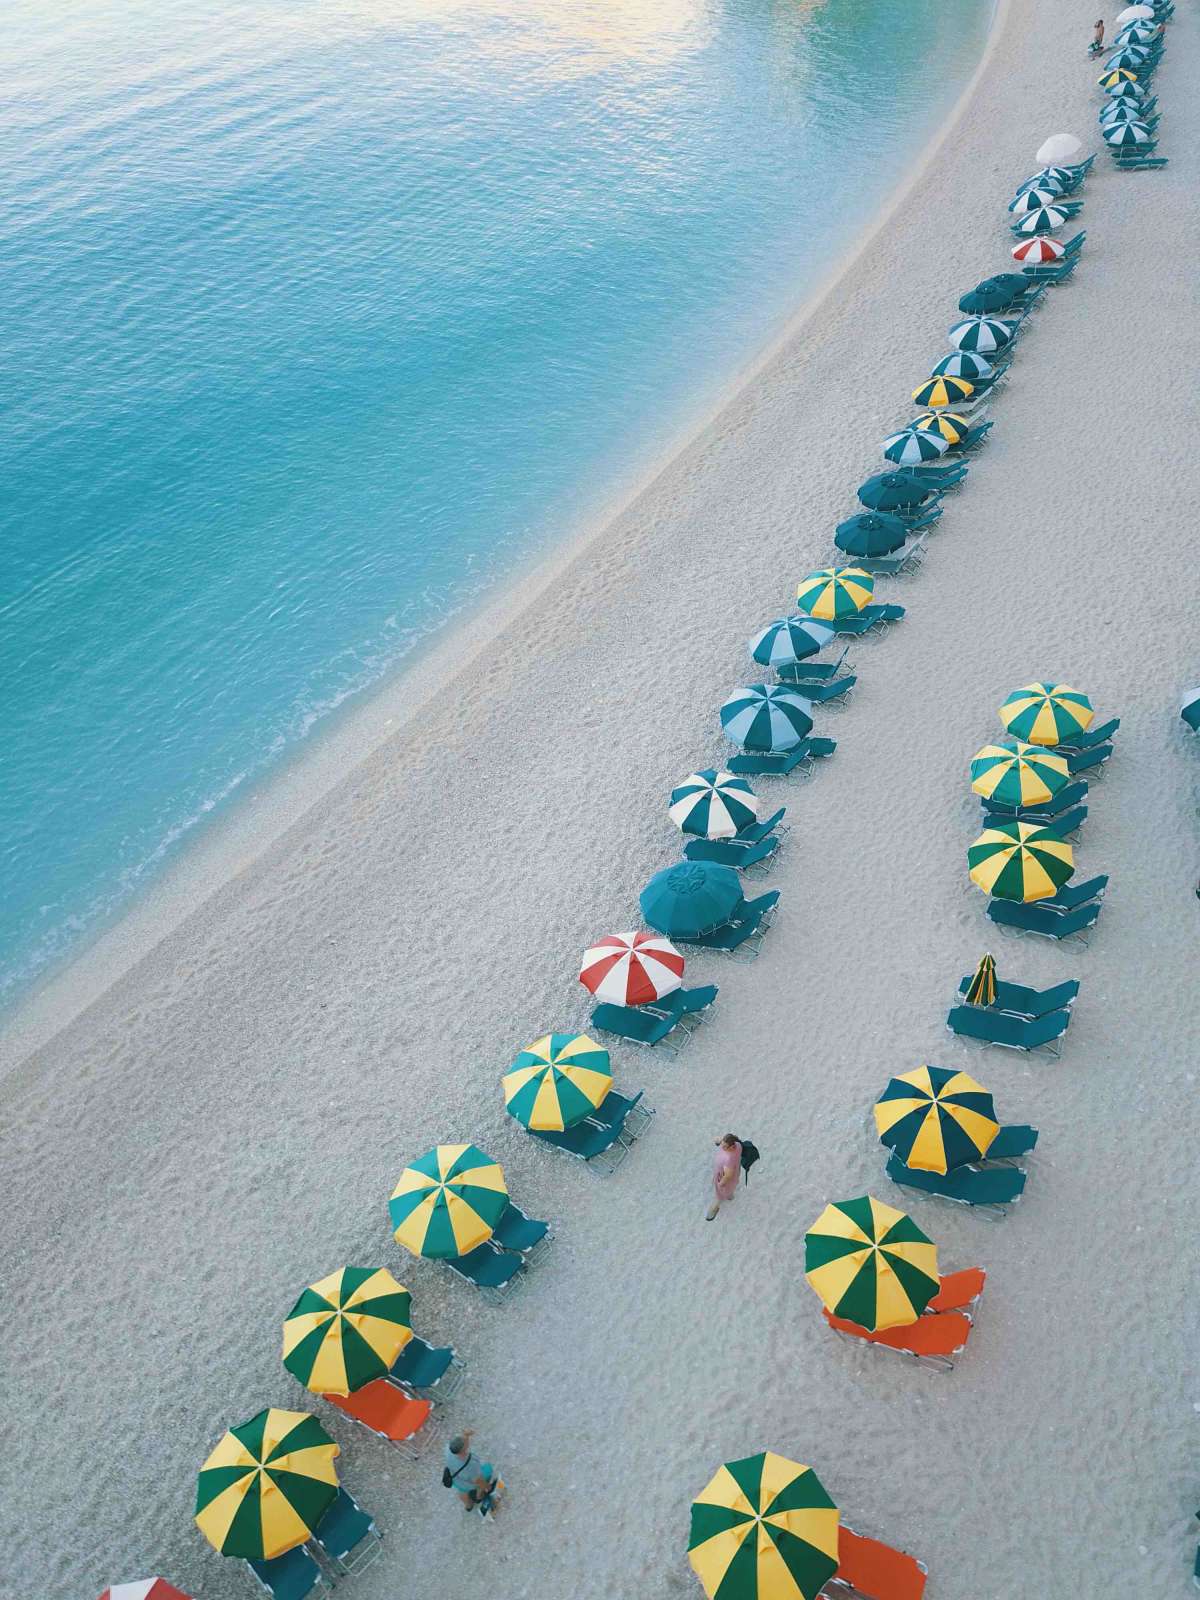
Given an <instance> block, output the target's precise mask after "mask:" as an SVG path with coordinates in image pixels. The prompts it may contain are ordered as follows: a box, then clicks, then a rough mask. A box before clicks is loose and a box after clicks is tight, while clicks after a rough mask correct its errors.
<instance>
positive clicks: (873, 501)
mask: <svg viewBox="0 0 1200 1600" xmlns="http://www.w3.org/2000/svg"><path fill="white" fill-rule="evenodd" d="M928 497H929V485H928V484H927V483H922V481H921V480H920V478H913V477H910V476H909V474H908V473H907V472H877V473H876V474H875V475H874V477H871V478H868V479H867V481H866V483H863V484H860V485H859V489H858V499H859V504H860V505H864V506H866V508H867V510H868V511H903V510H906V509H908V508H909V507H910V506H919V505H920V504H921V502H922V500H925V499H928Z"/></svg>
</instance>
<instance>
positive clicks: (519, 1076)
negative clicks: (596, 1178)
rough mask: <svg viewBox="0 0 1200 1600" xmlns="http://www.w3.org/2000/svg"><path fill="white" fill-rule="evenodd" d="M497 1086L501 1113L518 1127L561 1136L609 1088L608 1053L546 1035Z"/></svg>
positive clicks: (578, 1039)
mask: <svg viewBox="0 0 1200 1600" xmlns="http://www.w3.org/2000/svg"><path fill="white" fill-rule="evenodd" d="M590 954H591V951H589V952H588V955H590ZM586 962H587V957H586V956H585V957H584V963H585V971H586ZM580 981H581V982H586V981H587V980H586V979H585V978H584V975H583V973H580ZM588 987H589V988H590V987H591V985H590V984H589V985H588ZM618 1003H621V1002H618ZM500 1086H501V1088H502V1089H503V1091H504V1106H505V1109H506V1110H507V1112H508V1114H509V1116H511V1117H514V1118H515V1119H516V1120H517V1121H518V1122H519V1123H520V1124H521V1126H522V1127H523V1128H533V1129H535V1130H536V1131H538V1132H543V1133H564V1132H565V1131H566V1130H567V1129H568V1128H573V1127H574V1126H575V1125H576V1123H579V1122H582V1121H583V1119H584V1118H585V1117H589V1116H591V1114H592V1112H593V1111H595V1110H596V1109H597V1108H598V1107H599V1106H601V1105H603V1104H604V1098H605V1096H606V1095H607V1094H608V1091H609V1090H610V1089H611V1088H612V1074H611V1072H609V1070H608V1051H607V1050H604V1049H602V1048H601V1047H600V1045H598V1044H597V1043H596V1042H595V1040H594V1039H589V1038H588V1036H587V1034H586V1033H547V1034H544V1035H543V1036H542V1037H541V1038H540V1039H535V1040H534V1041H533V1043H532V1044H530V1045H526V1047H525V1049H524V1050H522V1051H521V1053H520V1055H519V1056H518V1057H517V1059H516V1060H515V1061H514V1062H513V1064H512V1066H511V1067H510V1068H509V1070H508V1071H507V1072H506V1073H505V1074H504V1077H503V1078H502V1079H501V1080H500Z"/></svg>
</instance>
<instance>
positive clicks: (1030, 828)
mask: <svg viewBox="0 0 1200 1600" xmlns="http://www.w3.org/2000/svg"><path fill="white" fill-rule="evenodd" d="M967 869H968V871H969V872H970V874H971V882H972V883H976V884H978V885H979V887H980V888H981V889H982V890H983V892H984V893H985V894H992V895H995V897H996V898H997V900H1019V901H1021V902H1022V903H1023V904H1026V905H1027V904H1028V903H1029V902H1030V901H1031V900H1048V899H1049V898H1050V896H1051V895H1053V894H1057V893H1058V891H1059V890H1060V889H1061V888H1062V886H1063V884H1064V883H1066V881H1067V879H1068V878H1069V877H1070V876H1071V874H1072V873H1073V872H1074V871H1075V855H1074V852H1073V851H1072V849H1071V846H1070V845H1069V844H1068V843H1067V841H1066V840H1065V839H1064V838H1063V837H1062V835H1061V834H1058V833H1055V831H1054V829H1053V828H1043V827H1039V826H1038V824H1037V823H1034V822H1018V821H1017V820H1016V819H1015V818H1013V819H1012V820H1011V821H1010V820H1007V819H1006V820H1005V821H1003V822H993V823H992V825H991V827H988V828H985V829H984V830H983V832H982V833H981V834H980V835H979V837H978V839H976V841H975V843H974V844H973V845H971V846H970V847H969V849H968V850H967Z"/></svg>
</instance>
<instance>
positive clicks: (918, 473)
mask: <svg viewBox="0 0 1200 1600" xmlns="http://www.w3.org/2000/svg"><path fill="white" fill-rule="evenodd" d="M993 382H994V380H993V379H991V378H979V379H977V380H976V388H977V389H978V387H979V385H980V384H987V385H989V386H990V385H991V384H992V383H993ZM904 470H905V472H907V473H908V475H909V477H910V478H916V479H918V480H919V481H920V482H922V483H927V484H928V485H929V487H930V488H931V489H936V490H937V492H938V493H939V494H944V493H945V492H946V490H947V489H949V488H952V487H953V486H954V485H955V484H957V483H962V482H963V481H964V480H965V479H966V477H967V474H968V473H969V472H970V470H971V469H970V467H969V466H968V465H967V463H966V462H965V461H947V462H946V463H944V464H943V465H940V466H928V465H926V466H922V467H905V469H904Z"/></svg>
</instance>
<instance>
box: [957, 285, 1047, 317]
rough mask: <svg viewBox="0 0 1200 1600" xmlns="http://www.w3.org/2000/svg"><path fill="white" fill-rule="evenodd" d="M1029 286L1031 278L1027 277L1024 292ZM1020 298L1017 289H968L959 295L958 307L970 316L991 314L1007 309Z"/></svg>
mask: <svg viewBox="0 0 1200 1600" xmlns="http://www.w3.org/2000/svg"><path fill="white" fill-rule="evenodd" d="M1028 287H1029V280H1028V279H1027V278H1026V279H1025V280H1024V281H1023V284H1022V292H1023V291H1024V290H1025V289H1028ZM1018 298H1019V295H1018V292H1017V291H1016V290H1015V289H1000V288H987V289H984V288H980V289H968V291H967V292H966V294H964V295H960V296H959V300H958V309H959V310H960V311H963V312H965V313H966V314H967V316H969V317H984V316H991V315H993V314H994V313H995V312H997V311H1006V310H1007V309H1008V307H1009V306H1010V305H1012V303H1013V301H1014V300H1016V299H1018Z"/></svg>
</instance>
